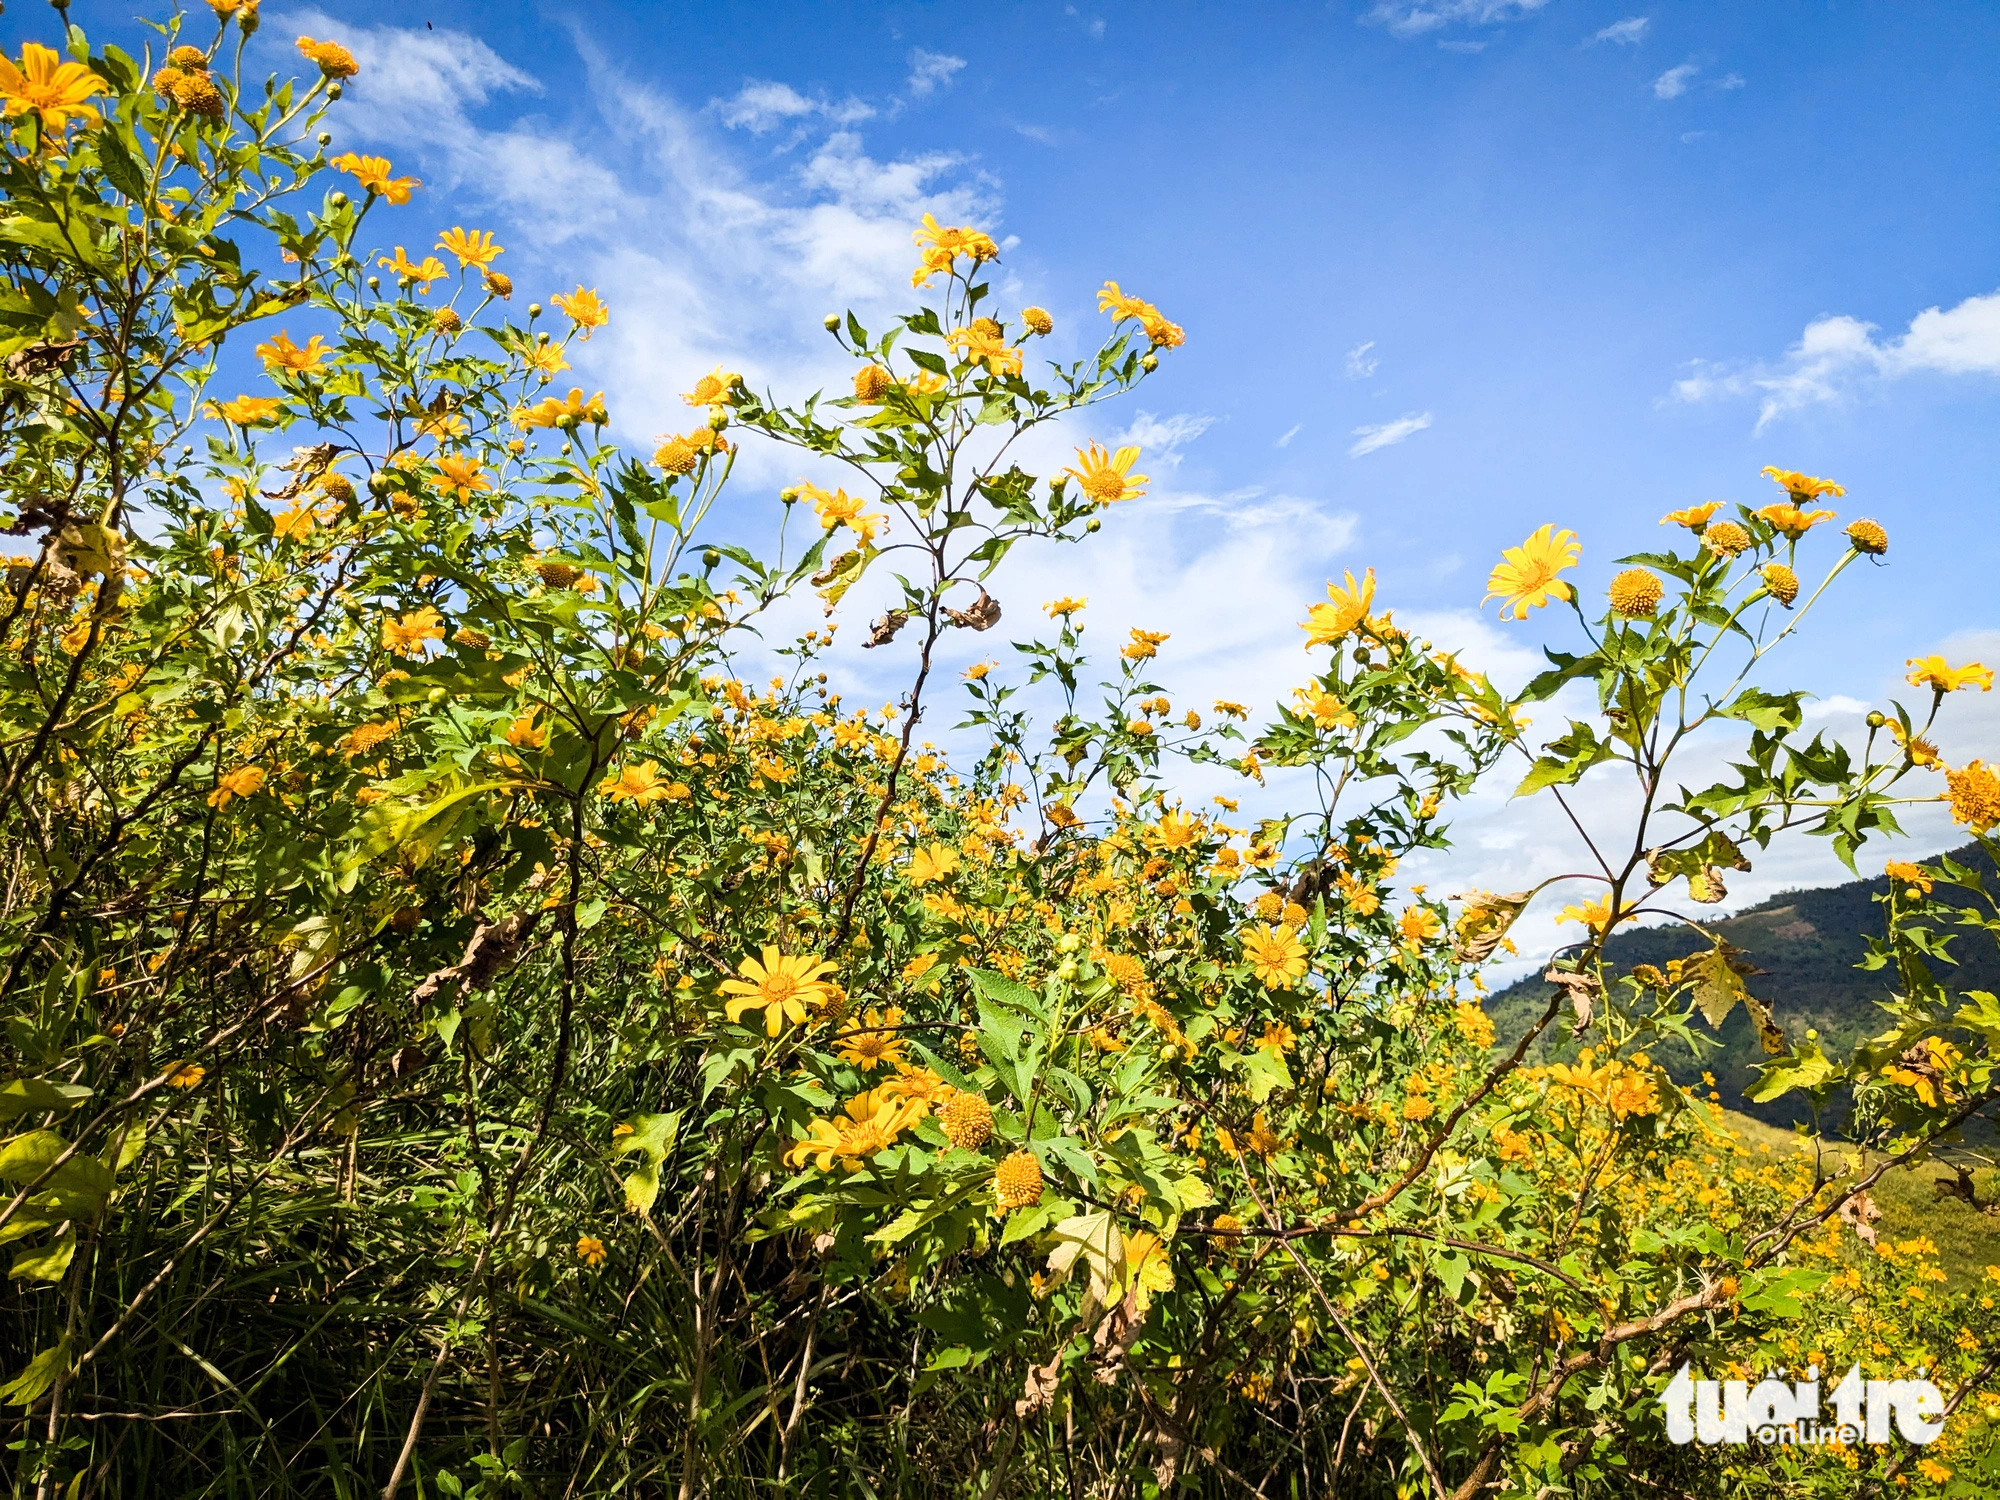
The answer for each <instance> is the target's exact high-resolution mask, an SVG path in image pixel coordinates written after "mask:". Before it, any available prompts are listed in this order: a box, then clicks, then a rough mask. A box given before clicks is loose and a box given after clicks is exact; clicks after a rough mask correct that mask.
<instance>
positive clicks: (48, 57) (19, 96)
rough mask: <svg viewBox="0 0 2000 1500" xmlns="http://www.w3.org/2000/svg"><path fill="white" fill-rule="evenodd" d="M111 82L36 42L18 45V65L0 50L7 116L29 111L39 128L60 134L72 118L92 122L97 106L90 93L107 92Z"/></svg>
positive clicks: (0, 92) (0, 91)
mask: <svg viewBox="0 0 2000 1500" xmlns="http://www.w3.org/2000/svg"><path fill="white" fill-rule="evenodd" d="M110 92H111V86H110V85H109V84H107V83H106V82H105V81H104V80H103V79H102V78H99V77H98V76H97V75H96V74H95V73H93V72H91V71H90V69H89V68H87V67H85V66H84V65H83V64H82V63H79V62H64V61H63V58H62V54H61V53H59V52H57V51H56V50H55V49H54V48H52V47H44V46H43V45H42V44H41V43H40V42H29V43H27V44H26V45H25V46H23V47H22V48H21V62H20V66H18V67H16V66H15V64H14V60H13V59H12V58H10V57H8V56H7V55H6V54H5V53H4V52H0V97H4V98H5V99H6V114H7V118H8V119H10V120H13V119H18V118H19V117H20V116H22V115H33V116H35V117H36V118H37V119H38V120H40V121H41V122H42V129H44V130H49V131H54V132H55V133H56V134H58V135H60V134H62V133H63V132H65V131H67V130H68V129H69V124H70V121H71V120H72V119H77V120H84V121H88V122H90V123H92V124H95V123H96V122H97V120H98V118H99V116H98V111H97V106H96V105H94V104H92V103H91V102H90V99H91V97H92V96H93V95H96V94H108V93H110Z"/></svg>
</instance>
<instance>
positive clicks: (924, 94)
mask: <svg viewBox="0 0 2000 1500" xmlns="http://www.w3.org/2000/svg"><path fill="white" fill-rule="evenodd" d="M964 66H965V59H964V58H962V57H953V56H951V55H950V54H949V53H946V52H926V51H925V50H924V49H923V48H922V47H919V48H917V49H916V51H914V52H912V53H911V54H910V80H909V83H910V96H911V97H912V98H915V99H923V98H928V97H929V96H930V95H932V94H934V93H936V92H937V91H938V90H939V89H940V88H947V87H949V86H950V84H951V79H952V75H953V74H954V73H956V72H957V71H958V70H959V69H960V68H962V67H964Z"/></svg>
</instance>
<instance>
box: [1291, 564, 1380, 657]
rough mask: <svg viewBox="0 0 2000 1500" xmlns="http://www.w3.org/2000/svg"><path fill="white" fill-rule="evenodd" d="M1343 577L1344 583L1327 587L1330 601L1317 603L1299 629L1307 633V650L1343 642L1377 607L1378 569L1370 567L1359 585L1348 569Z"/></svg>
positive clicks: (1301, 622)
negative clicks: (1376, 580)
mask: <svg viewBox="0 0 2000 1500" xmlns="http://www.w3.org/2000/svg"><path fill="white" fill-rule="evenodd" d="M1344 576H1345V578H1346V582H1345V583H1344V584H1336V583H1329V584H1327V586H1326V601H1327V602H1326V603H1324V604H1315V605H1314V606H1313V607H1312V608H1311V609H1309V610H1307V611H1306V617H1305V618H1304V619H1303V620H1301V621H1300V622H1299V629H1301V630H1303V631H1304V632H1305V633H1306V646H1307V647H1308V649H1310V648H1311V647H1313V646H1331V645H1333V644H1334V643H1335V642H1336V641H1339V640H1342V639H1344V638H1345V637H1346V636H1348V635H1349V634H1351V633H1352V632H1353V631H1354V630H1355V628H1356V627H1357V626H1360V625H1362V624H1363V623H1365V622H1366V621H1367V619H1368V611H1369V610H1370V609H1372V608H1373V607H1374V604H1375V570H1374V569H1373V568H1370V569H1368V570H1367V571H1366V572H1364V573H1363V574H1362V575H1361V582H1360V583H1358V584H1357V583H1356V582H1355V581H1354V571H1353V569H1351V568H1350V569H1349V570H1347V572H1346V574H1345V575H1344Z"/></svg>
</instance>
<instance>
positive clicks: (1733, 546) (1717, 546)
mask: <svg viewBox="0 0 2000 1500" xmlns="http://www.w3.org/2000/svg"><path fill="white" fill-rule="evenodd" d="M1701 544H1702V546H1704V547H1706V548H1708V550H1709V551H1711V552H1713V553H1714V554H1715V555H1716V556H1717V557H1734V556H1735V555H1736V554H1737V553H1739V552H1746V551H1748V550H1749V549H1750V546H1751V544H1752V538H1751V536H1750V533H1749V532H1747V531H1745V530H1744V529H1743V528H1742V527H1741V526H1738V525H1737V524H1736V523H1735V522H1734V521H1717V522H1716V523H1715V524H1714V525H1713V526H1710V527H1708V528H1707V529H1706V530H1704V531H1703V532H1702V534H1701Z"/></svg>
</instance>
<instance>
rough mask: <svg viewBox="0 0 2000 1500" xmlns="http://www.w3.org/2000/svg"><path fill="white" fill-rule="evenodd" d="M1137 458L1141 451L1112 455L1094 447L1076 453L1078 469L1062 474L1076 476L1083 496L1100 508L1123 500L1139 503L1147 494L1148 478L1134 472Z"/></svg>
mask: <svg viewBox="0 0 2000 1500" xmlns="http://www.w3.org/2000/svg"><path fill="white" fill-rule="evenodd" d="M1138 458H1139V450H1138V449H1137V448H1134V447H1126V448H1120V449H1119V450H1118V451H1117V452H1116V453H1110V452H1107V451H1106V450H1105V448H1104V447H1103V445H1102V444H1099V443H1092V444H1091V445H1090V446H1089V447H1088V448H1079V449H1077V450H1076V466H1075V467H1072V468H1068V469H1064V470H1063V473H1065V474H1069V475H1074V476H1075V478H1076V482H1077V483H1078V484H1079V485H1080V486H1081V487H1082V489H1083V492H1084V494H1086V495H1088V496H1089V497H1090V498H1091V499H1092V500H1094V501H1096V502H1097V503H1098V504H1099V505H1113V504H1116V503H1117V502H1118V501H1120V500H1136V499H1137V498H1138V497H1139V496H1141V495H1143V494H1145V493H1146V491H1145V485H1146V483H1147V479H1148V476H1147V475H1144V474H1134V473H1133V472H1132V465H1133V464H1134V463H1136V462H1137V461H1138Z"/></svg>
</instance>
